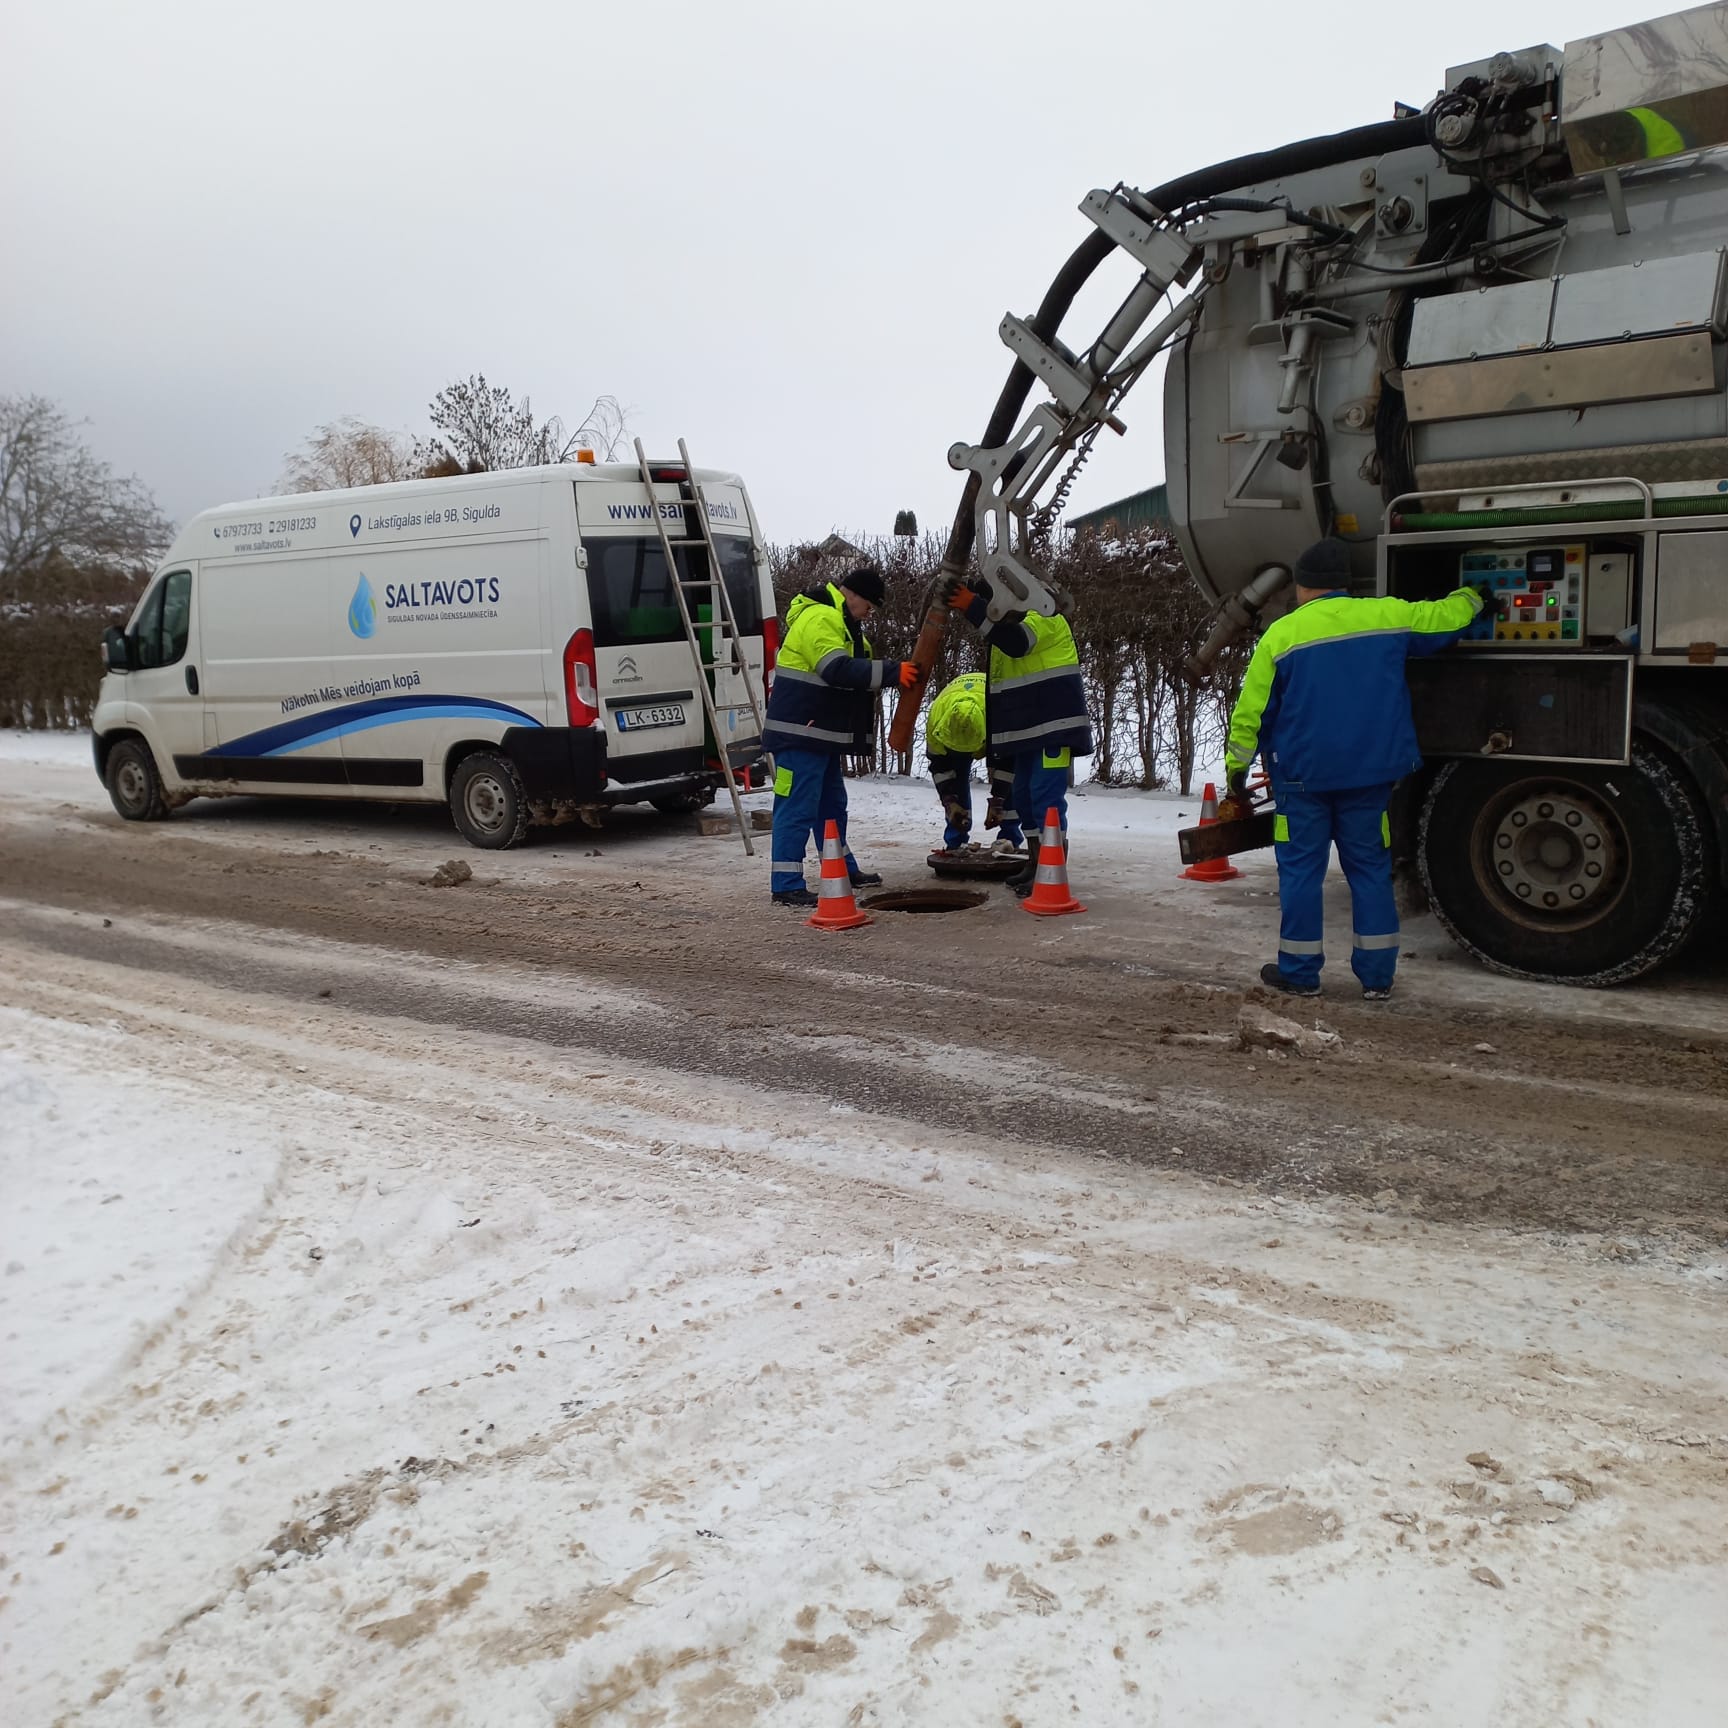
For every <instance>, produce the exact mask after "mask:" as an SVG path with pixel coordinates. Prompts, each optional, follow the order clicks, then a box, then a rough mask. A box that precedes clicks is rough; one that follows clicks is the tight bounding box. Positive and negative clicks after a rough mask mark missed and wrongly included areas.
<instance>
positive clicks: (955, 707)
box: [924, 672, 987, 756]
mask: <svg viewBox="0 0 1728 1728" xmlns="http://www.w3.org/2000/svg"><path fill="white" fill-rule="evenodd" d="M986 729H987V725H986V713H985V707H984V674H983V673H982V672H962V673H961V674H960V676H959V677H958V678H955V679H953V680H952V681H951V682H950V683H948V684H946V685H944V686H943V688H942V693H941V694H940V695H939V696H938V697H937V698H936V700H935V701H934V702H932V703H931V704H930V712H929V714H928V715H927V716H926V717H925V720H924V748H925V750H926V752H927V753H928V754H929V755H931V756H981V755H982V754H983V753H984V734H985V731H986ZM962 740H965V742H962Z"/></svg>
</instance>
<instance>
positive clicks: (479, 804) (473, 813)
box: [450, 751, 528, 852]
mask: <svg viewBox="0 0 1728 1728" xmlns="http://www.w3.org/2000/svg"><path fill="white" fill-rule="evenodd" d="M450 815H451V818H452V820H454V822H455V824H456V829H457V832H458V833H460V834H461V836H462V838H463V839H464V840H466V841H467V842H468V844H469V845H470V846H478V847H480V848H481V849H482V850H483V851H487V852H502V851H503V850H505V848H506V847H510V846H519V845H521V843H522V836H523V835H524V834H526V833H527V832H528V797H527V794H526V793H525V792H524V791H523V790H522V777H521V775H519V774H518V773H517V772H516V765H515V764H514V763H513V762H512V761H511V760H510V758H509V757H508V756H494V755H492V754H491V752H490V751H481V752H479V753H478V754H476V755H473V756H464V757H463V758H462V760H461V761H460V762H459V763H457V765H456V772H455V773H454V774H452V775H451V776H450Z"/></svg>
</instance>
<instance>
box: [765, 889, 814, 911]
mask: <svg viewBox="0 0 1728 1728" xmlns="http://www.w3.org/2000/svg"><path fill="white" fill-rule="evenodd" d="M816 901H817V896H816V895H814V894H812V893H811V892H810V890H809V889H808V888H785V889H782V890H781V892H780V893H778V894H776V895H775V896H774V904H775V905H776V906H798V907H808V906H814V905H815V904H816Z"/></svg>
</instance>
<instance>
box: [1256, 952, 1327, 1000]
mask: <svg viewBox="0 0 1728 1728" xmlns="http://www.w3.org/2000/svg"><path fill="white" fill-rule="evenodd" d="M1260 982H1261V983H1262V984H1264V985H1265V986H1266V987H1267V988H1268V989H1269V990H1282V991H1283V992H1284V994H1285V995H1286V996H1318V995H1319V994H1320V986H1319V985H1318V984H1299V983H1298V982H1297V981H1296V980H1295V979H1294V978H1286V977H1285V976H1284V974H1283V973H1282V972H1280V971H1279V970H1278V962H1277V961H1276V960H1268V961H1267V962H1266V964H1265V965H1264V966H1262V967H1261V968H1260Z"/></svg>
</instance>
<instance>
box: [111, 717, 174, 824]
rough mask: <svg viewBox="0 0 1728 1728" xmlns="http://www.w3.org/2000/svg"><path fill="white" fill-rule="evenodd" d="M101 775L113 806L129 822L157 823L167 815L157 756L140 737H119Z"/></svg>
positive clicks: (166, 802) (166, 803) (166, 801)
mask: <svg viewBox="0 0 1728 1728" xmlns="http://www.w3.org/2000/svg"><path fill="white" fill-rule="evenodd" d="M102 778H103V780H104V782H105V783H106V784H107V787H108V796H109V798H110V799H111V800H112V801H113V804H114V808H115V809H116V810H117V811H119V813H120V814H121V815H122V816H124V817H125V818H126V820H127V821H128V822H160V821H161V820H162V819H163V817H165V816H166V815H167V814H168V800H167V799H166V798H164V797H163V795H162V776H161V775H160V774H159V773H157V771H156V758H155V757H154V756H152V755H151V754H150V746H149V745H148V744H146V743H145V742H144V740H143V739H142V738H122V739H121V740H120V742H119V743H118V744H116V745H115V746H114V748H113V749H112V750H110V751H109V752H108V764H107V768H106V769H105V771H104V773H103V775H102Z"/></svg>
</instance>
